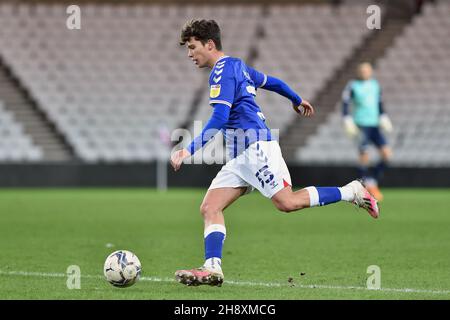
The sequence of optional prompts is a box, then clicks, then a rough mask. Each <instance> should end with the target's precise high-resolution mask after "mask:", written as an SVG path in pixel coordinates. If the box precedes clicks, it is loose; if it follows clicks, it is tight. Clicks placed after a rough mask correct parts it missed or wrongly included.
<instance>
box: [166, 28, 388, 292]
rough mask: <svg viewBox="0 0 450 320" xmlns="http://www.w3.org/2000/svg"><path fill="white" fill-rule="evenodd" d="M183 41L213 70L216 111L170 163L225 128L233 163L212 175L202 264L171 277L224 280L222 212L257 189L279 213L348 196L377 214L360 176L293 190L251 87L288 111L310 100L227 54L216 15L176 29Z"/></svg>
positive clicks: (304, 111)
mask: <svg viewBox="0 0 450 320" xmlns="http://www.w3.org/2000/svg"><path fill="white" fill-rule="evenodd" d="M180 44H181V45H186V46H187V50H188V56H189V58H190V59H191V60H192V61H193V63H194V64H195V65H196V66H197V67H199V68H210V69H212V70H211V73H210V77H209V85H210V101H209V103H210V105H211V106H212V107H213V112H212V116H211V119H210V120H209V121H208V123H207V124H206V125H205V127H204V128H203V130H202V133H201V134H200V135H199V136H198V137H196V138H195V139H194V140H193V141H192V142H191V144H190V145H189V146H188V147H187V148H185V149H181V150H178V151H175V152H174V153H173V154H172V156H171V164H172V166H173V168H174V170H175V171H177V170H179V169H180V166H181V164H182V162H183V160H184V159H186V158H188V157H190V156H191V155H193V154H194V153H195V152H196V151H197V150H198V149H200V148H201V147H202V146H204V145H205V143H206V142H207V141H208V140H209V138H211V136H212V134H211V133H210V132H211V130H216V132H217V130H221V131H222V132H223V133H224V136H225V141H226V146H227V150H228V151H229V154H230V159H231V160H229V161H228V162H227V163H226V164H225V165H224V166H223V167H222V169H221V170H220V171H219V173H218V174H217V176H216V177H215V178H214V180H213V181H212V183H211V186H210V187H209V189H208V192H207V193H206V195H205V198H204V199H203V202H202V204H201V206H200V212H201V214H202V216H203V220H204V245H205V262H204V264H203V266H202V267H200V268H194V269H190V270H178V271H176V272H175V277H176V279H177V280H178V281H179V282H181V283H183V284H185V285H202V284H208V285H215V286H220V285H221V284H222V282H223V279H224V276H223V272H222V247H223V243H224V240H225V236H226V229H225V220H224V215H223V211H224V210H225V209H226V208H227V207H228V206H229V205H231V204H232V203H233V202H234V201H235V200H237V199H238V198H239V197H241V196H242V195H244V194H246V193H248V192H250V191H252V190H253V189H254V188H256V189H258V190H259V191H260V192H261V193H262V194H263V195H264V196H265V197H267V198H269V199H271V201H272V203H273V204H274V205H275V207H276V208H277V209H278V210H280V211H282V212H292V211H296V210H300V209H304V208H310V207H314V206H323V205H327V204H331V203H335V202H338V201H348V202H353V203H355V204H356V205H357V206H359V207H361V208H364V209H365V210H367V212H368V213H369V214H370V215H371V216H372V217H374V218H377V217H378V215H379V211H378V206H377V201H376V199H375V198H373V197H372V196H371V195H370V193H369V192H368V191H367V190H366V189H365V188H364V186H363V185H362V184H361V183H360V182H359V181H357V180H355V181H352V182H350V183H349V184H347V185H345V186H343V187H340V188H339V187H307V188H305V189H302V190H299V191H295V192H294V191H293V190H292V187H291V178H290V175H289V171H288V168H287V166H286V163H285V162H284V159H283V157H282V155H281V150H280V147H279V145H278V142H277V141H276V140H274V139H273V138H272V136H271V134H270V129H269V128H268V127H267V126H266V123H265V119H264V115H263V114H262V112H261V109H260V108H259V106H258V105H257V104H256V102H255V95H256V88H260V89H265V90H270V91H273V92H276V93H278V94H280V95H282V96H284V97H286V98H288V99H289V100H290V101H291V102H292V106H293V109H294V110H295V111H296V112H297V113H299V114H301V115H303V116H305V117H309V116H311V115H313V113H314V109H313V107H312V106H311V105H310V104H309V103H308V102H307V101H305V100H302V98H300V96H299V95H298V94H296V93H295V92H294V91H292V89H291V88H290V87H289V86H288V85H287V84H286V83H284V82H283V81H281V80H280V79H277V78H275V77H271V76H269V75H266V74H263V73H261V72H259V71H256V70H255V69H253V68H251V67H250V66H247V65H246V64H245V63H244V62H243V61H242V60H240V59H238V58H234V57H230V56H227V55H225V54H224V52H223V51H222V44H221V38H220V29H219V26H218V25H217V23H216V22H215V21H214V20H191V21H189V22H187V23H186V24H185V26H184V27H183V29H182V31H181V41H180ZM286 111H288V110H286ZM280 112H284V111H283V110H280Z"/></svg>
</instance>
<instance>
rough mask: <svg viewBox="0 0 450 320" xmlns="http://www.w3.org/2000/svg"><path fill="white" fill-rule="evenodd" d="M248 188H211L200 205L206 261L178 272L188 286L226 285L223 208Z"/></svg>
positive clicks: (178, 279)
mask: <svg viewBox="0 0 450 320" xmlns="http://www.w3.org/2000/svg"><path fill="white" fill-rule="evenodd" d="M246 190H247V188H246V187H239V188H217V189H210V190H208V192H207V193H206V195H205V198H204V199H203V202H202V205H201V206H200V212H201V214H202V216H203V219H204V222H205V229H204V239H205V263H204V264H203V266H202V267H200V268H194V269H188V270H178V271H176V272H175V278H176V280H177V281H178V282H180V283H182V284H185V285H188V286H197V285H203V284H204V285H211V286H221V285H222V283H223V279H224V276H223V272H222V267H221V264H222V248H223V243H224V241H225V237H226V229H225V221H224V217H223V210H225V209H226V208H227V207H228V206H229V205H230V204H231V203H233V202H234V201H235V200H236V199H238V198H239V197H240V196H241V195H243V194H244V193H245V192H246Z"/></svg>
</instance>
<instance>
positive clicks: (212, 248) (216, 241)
mask: <svg viewBox="0 0 450 320" xmlns="http://www.w3.org/2000/svg"><path fill="white" fill-rule="evenodd" d="M225 235H226V229H225V226H224V225H221V224H212V225H210V226H208V227H207V228H206V229H205V234H204V237H205V260H208V259H210V258H219V259H222V248H223V243H224V241H225Z"/></svg>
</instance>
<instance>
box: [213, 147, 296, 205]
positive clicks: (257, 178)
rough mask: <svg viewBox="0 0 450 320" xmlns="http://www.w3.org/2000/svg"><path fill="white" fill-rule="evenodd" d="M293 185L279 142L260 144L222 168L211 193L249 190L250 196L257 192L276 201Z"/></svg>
mask: <svg viewBox="0 0 450 320" xmlns="http://www.w3.org/2000/svg"><path fill="white" fill-rule="evenodd" d="M291 185H292V182H291V175H290V174H289V170H288V168H287V166H286V162H285V161H284V159H283V156H282V154H281V149H280V146H279V144H278V141H256V142H254V143H252V144H251V145H250V146H249V147H248V148H247V149H246V150H245V151H244V152H242V153H241V154H240V155H238V156H237V157H236V158H234V159H232V160H230V161H228V162H227V163H226V164H225V165H224V166H223V167H222V169H221V170H220V171H219V172H218V173H217V176H216V177H215V178H214V180H213V181H212V182H211V185H210V187H209V189H208V190H211V189H217V188H239V187H246V188H247V192H246V193H250V192H251V191H253V190H254V189H255V188H256V189H258V190H259V192H261V193H262V194H263V195H264V196H265V197H267V198H272V197H273V196H274V195H275V194H276V193H277V192H278V191H280V190H282V189H283V188H285V187H286V186H291Z"/></svg>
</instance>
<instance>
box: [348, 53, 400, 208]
mask: <svg viewBox="0 0 450 320" xmlns="http://www.w3.org/2000/svg"><path fill="white" fill-rule="evenodd" d="M372 75H373V70H372V66H371V65H370V63H366V62H365V63H361V64H360V65H359V66H358V69H357V77H358V78H357V79H355V80H352V81H350V82H349V83H348V84H347V86H346V88H345V89H344V92H343V94H342V100H343V101H342V113H343V117H344V126H345V130H346V132H347V134H348V135H349V136H350V137H352V138H356V140H357V142H358V146H359V147H358V148H359V168H358V171H359V175H360V179H361V180H362V181H364V184H365V186H366V188H367V190H368V191H369V192H370V193H371V194H372V195H374V197H375V198H376V199H377V200H378V201H381V200H382V199H383V194H382V193H381V191H380V190H379V188H378V181H379V180H380V178H381V176H382V174H383V171H384V169H385V168H386V166H387V163H388V161H389V160H390V158H391V156H392V151H391V148H390V147H389V146H388V144H387V142H386V138H385V137H384V135H383V133H382V131H381V130H380V129H383V130H384V131H386V132H391V131H392V123H391V121H390V119H389V117H388V115H387V114H386V112H385V111H384V109H383V100H382V99H381V88H380V84H379V83H378V81H377V80H376V79H375V78H373V77H372ZM350 104H351V105H352V114H351V115H350V112H349V106H350ZM370 144H373V145H375V146H376V147H377V149H378V151H379V153H380V161H379V162H378V163H377V164H376V165H375V166H374V168H373V170H372V171H373V172H372V173H371V172H370V170H369V163H370V159H369V153H368V148H369V146H370Z"/></svg>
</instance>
